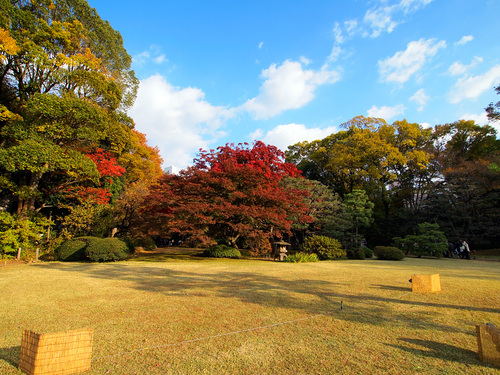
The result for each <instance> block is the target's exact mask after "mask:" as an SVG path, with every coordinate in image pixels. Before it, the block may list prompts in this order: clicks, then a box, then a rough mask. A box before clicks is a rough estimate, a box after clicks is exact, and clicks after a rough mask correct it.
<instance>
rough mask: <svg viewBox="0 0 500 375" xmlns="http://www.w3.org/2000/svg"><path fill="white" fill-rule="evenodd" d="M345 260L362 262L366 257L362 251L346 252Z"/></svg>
mask: <svg viewBox="0 0 500 375" xmlns="http://www.w3.org/2000/svg"><path fill="white" fill-rule="evenodd" d="M347 258H349V259H360V260H363V259H366V255H365V252H364V251H363V249H354V250H347Z"/></svg>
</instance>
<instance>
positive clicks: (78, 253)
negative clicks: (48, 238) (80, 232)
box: [55, 238, 87, 262]
mask: <svg viewBox="0 0 500 375" xmlns="http://www.w3.org/2000/svg"><path fill="white" fill-rule="evenodd" d="M85 247H87V241H86V240H85V239H84V238H72V239H70V240H67V241H65V242H63V243H62V244H61V245H60V246H59V247H57V248H56V250H55V254H56V259H57V260H62V261H63V262H76V261H81V260H85V258H86V254H85Z"/></svg>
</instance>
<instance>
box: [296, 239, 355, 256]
mask: <svg viewBox="0 0 500 375" xmlns="http://www.w3.org/2000/svg"><path fill="white" fill-rule="evenodd" d="M302 251H303V252H306V253H310V254H311V253H314V254H317V255H318V257H319V259H337V258H340V257H343V256H345V255H346V252H345V251H344V250H343V249H342V245H341V244H340V242H339V241H337V240H336V239H334V238H330V237H326V236H309V237H307V238H306V239H305V241H304V244H303V245H302Z"/></svg>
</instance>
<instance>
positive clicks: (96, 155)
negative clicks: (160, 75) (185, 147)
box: [0, 0, 161, 253]
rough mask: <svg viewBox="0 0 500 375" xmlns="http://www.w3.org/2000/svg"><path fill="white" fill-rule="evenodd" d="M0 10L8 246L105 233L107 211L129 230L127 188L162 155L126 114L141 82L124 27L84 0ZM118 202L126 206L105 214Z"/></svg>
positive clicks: (1, 203) (151, 174) (21, 3)
mask: <svg viewBox="0 0 500 375" xmlns="http://www.w3.org/2000/svg"><path fill="white" fill-rule="evenodd" d="M0 8H1V9H2V12H1V13H0V47H1V48H0V197H1V198H0V208H1V212H0V219H1V220H0V226H1V228H0V231H1V232H0V234H1V235H0V242H1V243H2V253H6V252H9V251H13V250H16V248H18V247H25V248H26V247H28V248H29V247H34V246H40V242H44V243H47V240H48V239H50V238H57V237H58V236H59V237H61V236H62V238H64V237H68V236H71V235H74V234H75V233H88V232H89V231H93V230H97V227H99V225H96V224H97V223H99V222H102V216H103V215H104V216H107V215H108V216H109V215H112V216H120V215H122V216H123V218H124V219H123V220H122V221H121V223H120V222H119V221H118V222H117V220H115V223H109V224H110V225H117V226H120V224H121V226H122V228H121V229H125V228H124V221H125V217H126V216H127V210H128V208H127V207H128V203H127V197H126V196H124V194H123V193H124V192H125V191H130V190H134V189H135V190H139V191H140V190H141V185H143V186H142V189H144V186H145V185H147V183H148V182H151V181H152V180H154V179H155V178H156V177H157V176H158V175H159V174H161V169H160V163H161V159H160V158H159V156H158V150H156V149H154V148H151V147H149V146H148V145H147V144H146V140H145V137H144V135H143V134H140V133H138V132H137V131H135V130H134V123H133V120H132V119H131V118H129V117H128V116H127V115H126V110H127V108H129V107H130V106H131V104H132V103H133V100H134V98H135V95H136V91H137V85H138V80H137V79H136V78H135V76H134V72H133V71H132V70H131V69H130V65H131V58H130V56H129V55H128V54H127V52H126V50H125V48H124V47H123V41H122V38H121V36H120V34H119V33H118V32H117V31H115V30H113V28H112V27H111V26H110V25H109V23H108V22H106V21H103V20H102V19H101V18H100V17H99V16H98V14H97V13H96V11H95V10H94V9H92V8H90V7H89V5H88V4H87V2H86V1H84V0H54V1H52V0H40V1H29V0H17V1H15V0H0ZM144 194H145V193H144ZM118 201H122V202H121V205H122V210H123V212H121V213H120V212H113V213H109V212H108V213H106V210H108V211H109V207H107V204H108V203H109V202H118ZM123 201H124V202H123ZM23 228H24V229H23ZM50 229H52V230H53V231H54V230H55V233H54V232H53V233H52V234H51V232H50ZM99 230H100V231H108V230H111V229H110V228H102V225H101V228H100V229H99ZM41 233H44V237H43V239H42V238H41V237H40V234H41ZM54 235H55V236H54ZM49 242H50V241H49Z"/></svg>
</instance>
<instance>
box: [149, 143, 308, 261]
mask: <svg viewBox="0 0 500 375" xmlns="http://www.w3.org/2000/svg"><path fill="white" fill-rule="evenodd" d="M298 175H299V171H298V170H297V169H296V167H295V166H294V165H292V164H288V163H285V162H284V153H283V152H281V151H280V150H278V149H277V148H276V147H274V146H269V145H265V144H264V143H262V142H255V143H254V144H253V146H251V147H249V146H248V145H247V144H238V145H233V144H228V145H226V146H223V147H219V148H218V149H217V150H210V151H203V150H202V151H200V154H199V157H198V158H197V159H196V160H195V164H194V165H193V166H192V167H190V168H188V169H187V170H185V171H182V172H181V173H180V174H179V175H165V176H164V177H163V178H162V179H161V180H160V182H159V184H157V185H156V186H154V187H152V188H151V194H150V195H149V196H148V197H146V200H145V204H144V208H143V215H144V218H143V222H144V224H145V226H146V227H148V228H152V229H151V230H152V231H153V232H157V234H158V235H162V236H165V237H169V236H173V235H176V234H177V235H178V236H181V238H182V239H183V240H184V241H188V242H189V243H191V244H196V245H210V244H214V243H215V242H216V241H217V240H227V241H229V243H230V244H231V245H232V246H237V247H240V248H248V249H250V250H252V251H253V252H255V253H259V252H263V251H267V250H269V248H270V242H271V241H272V240H273V239H275V238H277V239H281V238H283V236H286V235H288V234H290V229H291V227H292V224H293V222H294V221H297V222H308V221H310V220H312V219H311V218H310V217H309V216H308V215H307V214H306V213H307V212H306V206H305V204H304V203H303V201H302V200H301V199H300V196H301V195H303V196H305V195H306V194H307V192H305V191H302V190H298V189H293V188H285V187H282V186H281V185H280V180H281V179H282V178H283V177H285V176H291V177H296V176H298Z"/></svg>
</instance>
